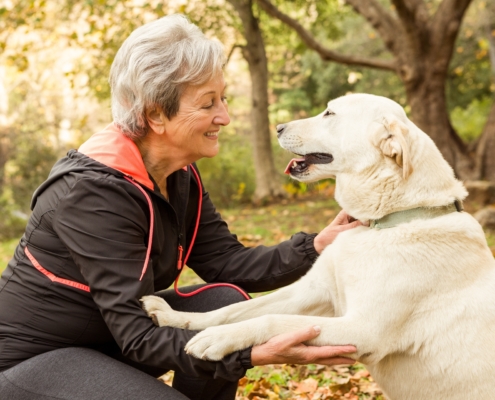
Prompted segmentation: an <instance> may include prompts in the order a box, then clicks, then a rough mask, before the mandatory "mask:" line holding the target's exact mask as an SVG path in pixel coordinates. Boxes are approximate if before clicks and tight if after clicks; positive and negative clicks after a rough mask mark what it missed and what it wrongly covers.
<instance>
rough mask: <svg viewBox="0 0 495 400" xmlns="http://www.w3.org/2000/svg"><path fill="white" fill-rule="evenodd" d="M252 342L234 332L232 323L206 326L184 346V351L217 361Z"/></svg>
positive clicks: (197, 356)
mask: <svg viewBox="0 0 495 400" xmlns="http://www.w3.org/2000/svg"><path fill="white" fill-rule="evenodd" d="M251 345H252V343H249V341H246V337H245V335H243V334H242V333H241V334H239V332H237V333H236V332H235V329H232V325H230V326H228V325H221V326H213V327H210V328H206V329H205V330H204V331H202V332H200V333H198V334H197V335H196V336H194V337H193V338H192V339H191V340H190V341H189V342H188V343H187V344H186V347H185V350H186V353H187V354H190V355H192V356H194V357H196V358H200V359H203V360H210V361H218V360H221V359H222V358H224V357H225V356H226V355H227V354H230V353H233V352H234V351H237V350H242V349H245V348H247V347H249V346H251Z"/></svg>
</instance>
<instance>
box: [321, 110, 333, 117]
mask: <svg viewBox="0 0 495 400" xmlns="http://www.w3.org/2000/svg"><path fill="white" fill-rule="evenodd" d="M329 115H335V113H334V112H333V111H330V110H326V111H325V113H324V114H323V116H324V117H328V116H329Z"/></svg>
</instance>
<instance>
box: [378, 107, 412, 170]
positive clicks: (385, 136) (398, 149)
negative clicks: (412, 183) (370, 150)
mask: <svg viewBox="0 0 495 400" xmlns="http://www.w3.org/2000/svg"><path fill="white" fill-rule="evenodd" d="M382 125H383V127H382V128H380V129H379V130H378V131H377V132H376V133H375V136H374V138H373V139H374V140H373V142H374V144H375V146H377V147H378V148H379V149H380V150H381V151H382V153H383V155H384V156H386V157H389V158H391V159H393V160H394V161H395V162H396V163H397V165H398V166H399V167H401V168H402V176H403V178H404V179H407V178H408V177H409V175H411V174H412V172H413V168H412V165H411V159H410V151H409V144H408V140H407V135H408V133H409V128H408V127H407V126H406V125H405V124H404V123H403V122H402V121H400V120H399V119H398V118H397V117H396V116H395V115H392V114H389V115H385V116H384V118H383V121H382ZM383 128H384V129H383Z"/></svg>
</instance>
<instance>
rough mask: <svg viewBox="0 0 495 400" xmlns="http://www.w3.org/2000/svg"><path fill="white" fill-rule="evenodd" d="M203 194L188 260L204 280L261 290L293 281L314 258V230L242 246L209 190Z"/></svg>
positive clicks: (315, 255) (306, 268) (303, 272)
mask: <svg viewBox="0 0 495 400" xmlns="http://www.w3.org/2000/svg"><path fill="white" fill-rule="evenodd" d="M202 196H203V205H202V210H201V219H200V224H199V229H198V232H197V236H196V240H195V243H194V246H193V249H192V251H191V255H190V258H189V260H188V262H187V264H188V266H189V267H190V268H192V269H193V270H194V271H195V272H196V273H197V274H198V275H199V276H200V277H201V278H202V279H204V280H205V281H206V282H228V283H232V284H236V285H239V286H241V287H242V288H243V289H245V290H247V291H248V292H263V291H268V290H273V289H278V288H280V287H283V286H286V285H288V284H290V283H292V282H294V281H296V280H297V279H299V278H300V277H301V276H303V275H304V274H305V273H306V272H307V271H308V270H309V268H310V267H311V266H312V265H313V263H314V261H315V260H316V258H317V256H318V253H317V252H316V250H315V248H314V244H313V242H314V238H315V236H316V234H306V233H304V232H299V233H296V234H295V235H293V236H292V238H291V239H290V240H287V241H284V242H282V243H280V244H278V245H276V246H271V247H266V246H257V247H253V248H248V247H245V246H243V245H242V244H241V243H240V242H239V241H238V240H237V237H236V236H235V235H233V234H232V233H230V231H229V228H228V226H227V223H226V222H225V221H224V220H223V219H222V217H221V216H220V214H219V213H218V212H217V211H216V210H215V207H214V206H213V203H212V202H211V200H210V197H209V195H208V193H207V192H203V193H202ZM189 236H190V234H189Z"/></svg>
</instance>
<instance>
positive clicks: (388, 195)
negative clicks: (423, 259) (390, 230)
mask: <svg viewBox="0 0 495 400" xmlns="http://www.w3.org/2000/svg"><path fill="white" fill-rule="evenodd" d="M423 135H424V136H423ZM423 135H421V136H420V137H418V140H415V142H414V146H415V149H414V151H412V154H413V156H412V159H411V164H412V165H413V168H414V171H413V173H412V174H411V175H410V176H409V177H408V178H407V179H404V178H403V176H402V173H401V171H400V169H399V168H395V169H394V168H391V167H390V166H388V165H386V164H384V163H379V164H376V165H371V166H369V167H367V168H364V169H363V170H361V171H357V172H356V171H350V172H349V173H341V174H339V175H337V176H336V190H335V198H336V200H337V202H338V203H339V204H340V206H341V207H342V208H343V209H344V210H346V212H347V213H348V214H349V215H352V216H353V217H354V218H356V219H359V220H360V221H368V220H377V219H380V218H382V217H384V216H385V215H388V214H392V213H395V212H398V211H404V210H410V209H414V208H418V207H440V206H445V205H448V204H453V203H454V202H455V201H456V200H463V199H464V198H465V197H466V196H467V192H466V189H465V188H464V186H463V185H462V183H461V182H459V181H458V180H457V179H455V177H454V174H453V171H452V169H451V168H450V166H449V165H448V164H447V162H446V161H445V160H444V159H443V157H442V155H441V154H440V152H439V150H438V149H437V148H436V146H435V145H434V144H433V142H432V141H431V139H430V138H429V137H425V136H426V135H425V134H423Z"/></svg>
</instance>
